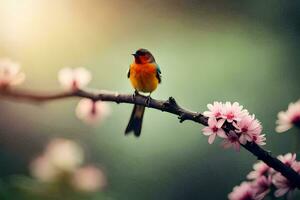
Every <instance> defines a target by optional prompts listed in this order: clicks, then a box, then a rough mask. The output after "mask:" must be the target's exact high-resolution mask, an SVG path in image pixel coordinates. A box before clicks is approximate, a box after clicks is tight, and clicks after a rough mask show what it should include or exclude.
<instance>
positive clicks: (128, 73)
mask: <svg viewBox="0 0 300 200" xmlns="http://www.w3.org/2000/svg"><path fill="white" fill-rule="evenodd" d="M129 77H130V66H129V69H128V71H127V78H129Z"/></svg>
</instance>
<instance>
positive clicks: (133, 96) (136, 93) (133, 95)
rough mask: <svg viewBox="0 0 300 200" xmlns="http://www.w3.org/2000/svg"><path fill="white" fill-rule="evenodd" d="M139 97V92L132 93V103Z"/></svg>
mask: <svg viewBox="0 0 300 200" xmlns="http://www.w3.org/2000/svg"><path fill="white" fill-rule="evenodd" d="M138 95H140V94H139V92H138V91H137V90H135V91H134V93H133V94H132V101H134V102H135V99H136V96H138Z"/></svg>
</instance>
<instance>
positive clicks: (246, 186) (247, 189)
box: [228, 182, 264, 200]
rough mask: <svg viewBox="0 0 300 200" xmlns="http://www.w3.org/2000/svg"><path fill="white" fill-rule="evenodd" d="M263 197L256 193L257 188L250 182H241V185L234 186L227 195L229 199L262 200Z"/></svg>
mask: <svg viewBox="0 0 300 200" xmlns="http://www.w3.org/2000/svg"><path fill="white" fill-rule="evenodd" d="M263 198H264V196H262V195H257V190H256V189H255V188H253V187H252V184H251V183H250V182H242V183H241V185H239V186H235V187H234V188H233V191H232V192H231V193H230V194H229V195H228V199H229V200H262V199H263Z"/></svg>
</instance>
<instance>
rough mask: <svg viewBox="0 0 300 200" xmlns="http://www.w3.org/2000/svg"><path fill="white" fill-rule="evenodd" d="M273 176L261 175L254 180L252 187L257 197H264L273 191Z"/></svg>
mask: <svg viewBox="0 0 300 200" xmlns="http://www.w3.org/2000/svg"><path fill="white" fill-rule="evenodd" d="M271 184H272V178H271V176H268V177H266V176H260V177H259V178H257V179H256V180H254V181H253V182H252V188H253V189H254V190H255V191H256V193H255V194H256V197H259V198H261V199H263V198H264V197H265V196H266V195H267V194H268V193H269V192H270V191H271V189H270V188H271Z"/></svg>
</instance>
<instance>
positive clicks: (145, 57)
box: [132, 49, 155, 64]
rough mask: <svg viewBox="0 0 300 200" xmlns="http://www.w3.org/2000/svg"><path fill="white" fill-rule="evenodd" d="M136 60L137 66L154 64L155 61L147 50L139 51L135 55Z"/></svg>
mask: <svg viewBox="0 0 300 200" xmlns="http://www.w3.org/2000/svg"><path fill="white" fill-rule="evenodd" d="M132 55H133V56H134V60H135V62H136V63H137V64H146V63H153V62H155V59H154V57H153V55H152V54H151V53H150V51H148V50H147V49H138V50H137V51H136V52H135V53H134V54H132Z"/></svg>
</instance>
